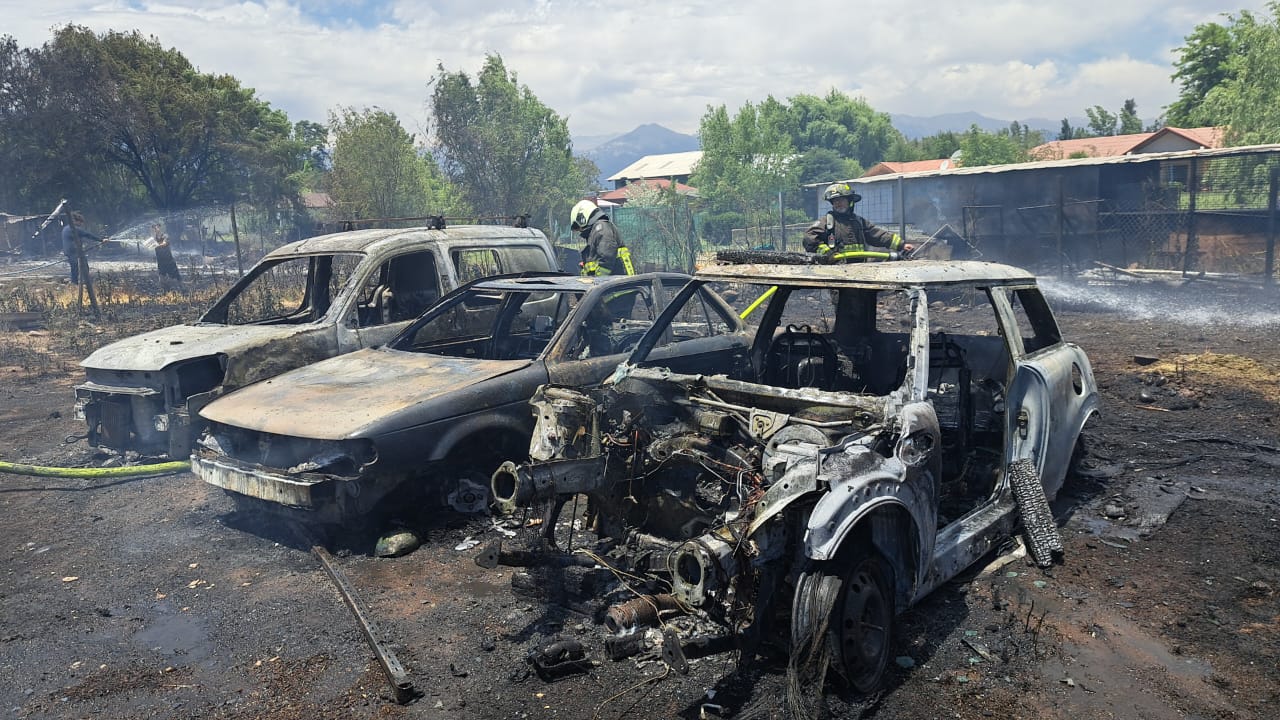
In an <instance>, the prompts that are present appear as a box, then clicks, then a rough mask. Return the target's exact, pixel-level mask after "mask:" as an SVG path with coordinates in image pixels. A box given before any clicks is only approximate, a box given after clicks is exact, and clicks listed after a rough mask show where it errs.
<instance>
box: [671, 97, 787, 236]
mask: <svg viewBox="0 0 1280 720" xmlns="http://www.w3.org/2000/svg"><path fill="white" fill-rule="evenodd" d="M786 119H787V118H786V108H785V106H783V105H782V104H781V103H779V102H778V101H777V100H775V99H774V98H773V97H769V98H767V99H766V100H764V102H762V103H760V105H759V106H757V105H754V104H752V103H747V104H745V105H743V106H742V107H741V108H740V109H739V110H738V112H737V113H736V114H734V115H733V116H732V117H730V115H729V112H728V110H727V109H726V108H725V106H724V105H720V106H719V107H708V108H707V112H706V114H704V115H703V116H702V121H701V123H700V125H699V129H698V136H699V138H700V140H701V141H702V160H700V161H699V162H698V166H697V168H696V169H695V171H694V174H693V177H692V178H691V179H690V183H691V184H693V185H694V187H697V188H698V191H699V192H700V193H701V195H702V197H703V198H705V199H706V200H707V201H708V203H709V204H710V206H711V210H712V212H713V213H715V214H720V215H723V214H726V213H739V214H740V215H741V217H742V219H743V221H744V223H745V224H746V225H747V226H748V227H749V228H755V233H756V234H757V237H756V238H755V240H754V241H753V242H756V244H765V243H766V242H768V241H767V240H766V239H765V238H764V237H763V233H764V228H766V227H774V226H776V220H777V198H778V193H779V192H785V191H790V190H792V189H793V188H795V186H796V184H797V179H796V178H797V164H796V163H795V161H794V158H795V154H796V153H795V148H794V146H793V145H792V142H791V136H790V135H789V134H788V132H787V130H786V127H785V121H786ZM714 239H715V240H716V241H718V242H722V243H723V242H727V241H728V239H729V238H727V237H723V236H722V237H716V238H714Z"/></svg>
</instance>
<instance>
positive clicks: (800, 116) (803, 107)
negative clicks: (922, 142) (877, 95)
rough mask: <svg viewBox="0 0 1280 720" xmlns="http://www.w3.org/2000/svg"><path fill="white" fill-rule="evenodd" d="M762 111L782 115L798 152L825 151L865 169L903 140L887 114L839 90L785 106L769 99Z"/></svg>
mask: <svg viewBox="0 0 1280 720" xmlns="http://www.w3.org/2000/svg"><path fill="white" fill-rule="evenodd" d="M770 101H772V102H773V105H772V106H770V105H768V103H769V102H770ZM760 110H761V111H762V112H772V111H775V110H776V111H779V112H781V113H782V114H783V129H784V130H785V132H786V133H787V135H788V136H789V137H790V138H791V144H792V146H793V147H794V148H795V149H796V150H797V151H799V152H805V151H808V150H810V149H813V148H826V149H828V150H833V151H835V152H836V153H837V154H839V155H840V156H841V157H844V158H849V159H852V160H856V161H857V162H858V164H859V165H861V166H862V167H871V166H872V165H875V164H876V163H878V162H880V161H881V160H884V159H885V157H887V152H888V151H889V149H890V148H891V147H893V146H894V144H895V142H896V141H900V140H902V134H901V133H899V132H898V130H897V129H896V128H894V127H893V123H892V121H891V120H890V118H889V114H888V113H882V112H876V111H875V109H873V108H872V107H871V106H870V105H868V104H867V102H866V101H865V100H863V99H862V98H851V97H849V96H848V95H845V94H844V93H842V92H840V91H839V90H834V89H833V90H831V91H830V92H829V93H827V95H826V96H825V97H818V96H816V95H796V96H794V97H792V98H790V100H789V101H788V103H787V104H786V105H783V104H782V103H778V102H777V101H776V100H773V99H772V98H769V100H766V101H765V103H762V106H761V108H760Z"/></svg>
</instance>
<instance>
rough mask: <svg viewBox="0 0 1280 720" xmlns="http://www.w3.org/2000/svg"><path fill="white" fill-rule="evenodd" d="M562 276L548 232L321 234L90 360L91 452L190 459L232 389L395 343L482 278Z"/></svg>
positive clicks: (80, 396) (85, 387) (85, 403)
mask: <svg viewBox="0 0 1280 720" xmlns="http://www.w3.org/2000/svg"><path fill="white" fill-rule="evenodd" d="M554 269H556V260H555V253H554V251H553V250H552V248H551V244H550V243H549V242H548V241H547V238H546V236H545V235H543V234H542V233H541V232H539V231H538V230H533V229H524V228H513V227H502V226H496V225H493V226H491V225H477V226H457V227H448V228H445V227H443V226H442V225H437V226H433V227H430V228H426V227H422V228H411V229H398V230H387V229H377V230H358V231H353V232H344V233H337V234H332V235H323V236H319V237H313V238H308V239H306V240H301V241H298V242H295V243H290V244H288V245H285V246H283V247H280V248H278V249H276V250H273V251H271V252H270V253H268V254H267V256H266V257H264V258H263V259H262V261H261V262H259V263H258V264H257V265H255V266H254V267H253V268H251V269H250V270H249V272H248V273H247V274H246V275H245V276H244V277H243V278H241V279H240V280H239V281H238V282H237V283H236V284H235V285H234V286H233V287H232V288H231V289H230V290H228V291H227V292H226V294H224V295H223V296H222V298H221V299H219V300H218V301H217V302H216V303H215V304H214V305H213V307H212V308H210V309H209V311H208V312H206V313H205V314H204V316H203V317H201V318H200V320H199V321H198V322H195V323H190V324H184V325H174V326H172V327H166V328H162V329H160V330H154V331H152V332H148V333H144V334H142V335H137V336H134V337H130V338H126V339H124V340H120V341H118V342H114V343H112V344H110V345H107V346H106V347H103V348H100V349H98V350H97V351H95V352H94V353H92V354H91V355H89V357H87V358H85V359H84V361H83V362H81V363H80V364H81V365H82V366H83V367H84V369H85V382H84V383H83V384H81V385H78V386H76V390H75V392H76V404H75V411H76V416H77V417H78V418H79V419H82V420H84V422H85V424H86V426H87V430H88V440H89V443H90V444H91V445H99V446H104V447H107V448H110V449H113V450H117V451H123V450H136V451H138V452H141V453H145V454H153V455H160V454H168V455H169V456H170V457H173V458H185V457H186V456H187V455H188V454H190V452H191V446H192V442H193V441H194V439H195V438H196V437H197V436H198V435H199V433H200V431H201V430H202V429H203V425H202V424H201V423H200V422H199V418H198V417H197V414H198V412H199V410H200V408H202V407H204V405H205V404H207V403H208V402H209V401H211V400H213V399H214V398H215V397H218V396H219V395H221V394H222V393H224V392H227V391H230V390H232V389H234V388H237V387H240V386H243V385H247V384H249V383H251V382H254V381H255V380H261V379H263V378H267V377H271V376H272V375H277V374H279V373H282V372H284V371H286V370H291V369H293V368H296V367H300V366H302V365H306V364H308V363H312V362H316V361H317V360H323V359H324V358H328V357H333V356H334V355H340V354H342V353H346V352H351V351H352V350H357V349H359V348H363V347H371V346H374V345H380V344H382V343H385V342H386V341H388V340H390V339H391V338H392V337H395V335H396V333H398V332H399V331H400V330H403V329H404V327H405V326H406V325H407V324H408V323H409V321H411V320H413V319H414V318H416V317H418V316H419V315H420V314H421V313H422V311H423V310H425V309H426V308H427V307H429V306H430V305H431V304H432V303H433V302H435V301H436V300H438V299H439V298H440V297H441V296H442V295H443V294H444V293H446V292H449V291H450V290H453V289H454V288H456V287H458V286H459V285H462V284H463V283H465V282H467V281H469V280H473V279H475V278H478V277H484V276H491V275H497V274H500V273H509V272H523V271H550V270H554Z"/></svg>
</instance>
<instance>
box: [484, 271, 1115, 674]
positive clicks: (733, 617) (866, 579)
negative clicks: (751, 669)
mask: <svg viewBox="0 0 1280 720" xmlns="http://www.w3.org/2000/svg"><path fill="white" fill-rule="evenodd" d="M716 282H719V283H730V284H732V286H733V287H735V288H736V289H737V290H738V292H739V293H740V294H741V296H742V297H745V298H748V299H751V298H757V300H756V301H755V302H752V303H751V304H750V306H749V307H748V309H747V310H746V311H744V313H743V314H744V315H748V317H749V319H750V320H751V321H752V322H753V323H756V325H755V327H754V335H753V338H754V339H753V340H752V343H751V347H750V355H749V357H748V358H747V360H748V362H746V363H744V364H722V365H705V366H703V367H702V368H700V369H698V370H697V371H696V372H689V371H688V370H686V369H681V368H675V367H668V366H665V365H664V363H663V361H662V359H661V358H658V357H656V356H655V354H654V350H655V349H657V348H658V347H659V343H660V342H661V340H662V338H663V337H665V336H666V334H667V333H668V332H669V331H670V329H669V327H668V324H669V323H671V322H672V321H673V320H674V319H675V318H677V317H679V315H680V314H681V313H682V312H684V308H685V305H686V304H687V303H689V302H697V298H698V296H699V295H700V294H701V293H703V292H704V291H705V289H706V287H707V285H708V284H710V283H716ZM685 367H689V366H688V365H686V366H685ZM1097 403H1098V394H1097V390H1096V388H1095V385H1094V380H1093V374H1092V370H1091V368H1090V364H1089V360H1088V358H1087V357H1086V356H1085V353H1084V352H1083V351H1082V350H1081V349H1080V348H1079V347H1078V346H1076V345H1073V344H1071V343H1069V342H1067V341H1065V340H1064V339H1063V338H1062V336H1061V333H1060V332H1059V328H1058V325H1057V322H1056V321H1055V318H1054V316H1053V314H1052V312H1051V311H1050V308H1049V306H1048V304H1047V303H1046V301H1045V299H1044V297H1043V296H1042V295H1041V293H1040V291H1039V289H1038V288H1037V284H1036V279H1035V277H1034V276H1033V275H1031V274H1029V273H1027V272H1025V271H1023V270H1020V269H1018V268H1014V267H1009V266H1005V265H998V264H991V263H981V262H959V261H957V262H940V261H904V262H886V263H866V264H855V265H835V266H830V265H829V266H820V267H819V266H796V265H766V264H745V265H728V264H722V265H717V266H713V267H709V268H705V269H703V270H701V271H699V272H698V273H697V274H696V275H695V279H694V281H693V282H691V283H690V285H689V286H688V287H687V288H686V289H685V290H684V291H683V292H682V293H681V295H680V296H679V297H677V298H676V299H675V300H674V301H673V302H672V304H671V306H670V307H668V308H667V309H666V311H665V312H664V313H663V315H662V317H660V318H659V319H658V321H657V322H656V323H655V325H654V327H653V329H652V330H651V331H650V332H649V334H648V335H646V336H645V338H644V339H642V340H641V341H640V343H639V345H638V346H637V348H636V350H635V351H634V353H633V354H632V355H631V356H630V358H629V359H628V361H627V362H626V363H625V364H623V365H621V366H619V368H618V371H617V372H616V373H615V374H614V375H613V376H612V377H611V378H610V379H609V380H608V381H607V382H606V383H605V384H604V385H603V386H602V387H600V388H596V389H592V390H587V391H584V390H580V389H573V388H566V387H561V386H557V385H548V386H546V387H543V388H541V389H540V390H539V392H538V394H537V395H536V396H535V399H534V406H535V413H536V415H537V416H538V424H537V427H536V428H535V431H534V436H533V440H532V442H531V444H530V456H531V460H530V461H528V462H524V463H516V462H508V463H505V464H504V465H503V466H502V467H501V468H500V469H499V470H498V471H497V472H496V473H495V474H494V476H493V478H492V480H491V482H492V492H493V495H494V497H495V502H496V503H497V505H498V506H499V507H500V508H501V509H503V510H505V511H508V512H514V511H515V510H517V509H519V508H522V507H524V508H530V507H537V506H543V504H545V508H546V512H547V517H546V520H547V521H546V522H544V523H543V524H542V526H541V527H543V528H545V530H544V531H542V534H543V537H542V538H541V542H540V543H535V544H534V547H535V549H537V550H539V551H542V552H540V553H535V554H542V555H543V556H544V559H545V551H546V550H548V549H549V548H550V549H551V550H552V555H551V556H552V557H555V556H556V555H555V554H554V553H555V552H557V551H564V550H567V549H569V548H566V547H564V545H565V541H564V538H563V537H558V536H557V535H556V534H555V532H556V528H557V527H563V526H564V525H565V521H564V520H563V518H562V513H564V508H565V507H568V506H567V505H566V503H567V502H568V501H569V500H570V499H573V500H574V505H573V506H572V507H578V504H577V502H576V499H577V498H578V496H579V495H582V494H585V496H586V497H587V499H588V502H586V503H585V504H584V506H585V507H587V508H588V515H587V517H585V518H584V517H578V518H574V520H575V521H576V522H577V525H571V527H588V528H594V529H595V530H596V532H597V534H598V540H591V542H593V543H597V542H598V546H597V547H590V548H583V549H586V550H589V552H588V553H584V554H586V555H588V556H589V557H599V558H606V559H607V560H608V561H609V562H610V563H616V565H617V567H616V571H617V572H619V573H620V577H627V578H633V579H635V580H634V582H633V586H632V587H631V588H630V589H629V590H628V591H627V592H626V593H624V594H620V596H619V597H620V599H621V598H622V597H626V598H628V599H630V598H632V597H633V595H632V594H631V591H634V592H639V593H646V597H648V598H651V600H649V601H647V603H648V604H649V605H651V606H652V607H653V608H654V609H655V612H653V613H649V617H650V619H651V620H652V619H653V618H655V617H656V616H657V615H658V612H659V611H660V612H662V613H663V614H664V616H669V615H670V614H673V613H674V614H679V613H686V614H687V615H689V616H691V617H696V618H699V619H701V620H702V621H706V622H710V623H711V624H712V625H713V626H714V627H716V628H719V633H720V635H719V636H716V635H711V636H710V640H709V639H708V635H707V634H706V633H707V631H705V630H703V631H702V633H701V635H700V636H699V637H700V638H701V639H700V640H699V646H700V647H706V646H708V644H712V645H714V644H716V643H714V642H712V641H713V640H715V638H716V637H719V638H720V639H721V640H725V639H726V638H727V640H728V641H727V642H721V643H719V644H720V646H722V647H730V648H737V649H739V650H742V658H743V659H744V660H747V659H749V658H750V657H752V655H753V653H752V649H753V647H754V646H755V644H756V643H759V642H760V641H761V639H762V638H768V637H772V638H778V637H781V638H782V642H783V643H784V644H786V645H788V646H789V648H790V653H789V654H790V658H791V667H790V671H791V672H793V673H796V674H797V675H799V677H800V680H801V681H802V682H799V683H793V684H792V687H801V686H810V685H805V682H803V681H804V680H805V678H808V681H809V682H810V683H811V681H812V680H813V679H814V677H815V676H816V677H817V678H818V679H819V680H818V683H817V684H818V686H821V678H822V677H825V675H826V672H827V668H828V666H829V667H830V668H832V669H834V670H835V672H836V674H837V675H838V676H840V677H842V678H844V680H845V681H846V682H847V683H848V685H850V686H851V687H852V688H853V689H855V690H856V691H860V692H863V693H867V692H872V691H874V690H875V689H876V688H877V687H878V686H879V685H880V683H881V680H882V677H883V674H884V670H885V666H886V660H887V658H888V657H889V652H890V648H891V628H892V626H893V620H894V617H895V615H896V614H898V613H900V612H902V611H903V610H904V609H906V608H907V607H909V606H911V605H912V604H913V603H915V602H917V601H919V600H920V599H921V598H922V597H924V596H925V595H926V594H928V593H929V592H930V591H932V590H933V589H935V588H937V587H938V586H939V585H940V584H942V583H943V582H945V581H947V580H948V579H951V578H953V577H955V576H956V575H957V574H958V573H960V572H961V571H962V570H964V569H965V568H966V567H968V566H970V565H971V564H973V563H974V562H975V561H976V560H977V559H978V558H980V557H981V556H983V555H984V554H985V553H987V552H988V551H990V550H992V549H993V548H997V547H999V546H1001V545H1002V544H1003V543H1005V541H1006V540H1008V539H1009V538H1011V536H1012V535H1013V534H1014V533H1015V532H1017V531H1018V530H1019V529H1020V528H1021V529H1022V530H1023V531H1024V536H1026V537H1027V538H1028V540H1029V543H1030V550H1031V554H1032V555H1033V557H1034V558H1035V559H1036V561H1037V562H1039V563H1041V564H1044V563H1050V562H1053V558H1054V555H1055V553H1057V552H1060V551H1061V545H1060V541H1059V539H1058V535H1057V528H1056V525H1055V524H1054V521H1053V517H1052V515H1051V514H1050V513H1049V510H1048V505H1047V502H1046V500H1047V499H1048V498H1052V497H1053V496H1054V495H1055V493H1056V492H1057V491H1058V489H1059V488H1060V486H1061V485H1062V484H1063V481H1064V477H1065V476H1066V474H1067V470H1068V465H1069V464H1070V463H1071V461H1072V458H1073V455H1074V454H1075V453H1076V450H1077V447H1078V444H1077V439H1078V438H1079V436H1080V432H1081V429H1082V427H1083V425H1084V423H1085V421H1086V420H1087V419H1088V418H1089V417H1090V416H1091V415H1092V414H1093V413H1095V412H1096V409H1097ZM570 514H572V513H570ZM557 518H561V519H560V522H557ZM583 535H584V534H583V533H579V534H578V535H576V536H575V537H577V538H578V539H579V541H580V542H584V543H585V542H587V540H585V539H584V538H583ZM520 552H521V553H525V555H521V554H520V553H513V552H511V551H507V550H504V549H502V548H501V547H490V548H487V549H486V550H485V552H484V553H482V556H481V557H480V558H479V559H478V562H480V563H481V564H482V565H487V566H492V565H494V564H496V563H506V564H522V563H521V562H516V561H515V560H513V559H512V558H514V557H521V558H523V557H525V556H526V555H527V553H528V551H520ZM561 557H562V556H561ZM524 564H532V563H527V562H526V563H524ZM641 579H642V580H643V581H641ZM632 605H634V601H633V602H632ZM615 607H618V606H615ZM631 609H632V610H634V608H631ZM788 613H789V617H790V622H789V629H788V628H786V627H785V626H781V625H779V624H777V623H775V624H774V625H773V626H772V627H771V626H770V622H771V620H773V619H774V618H775V616H777V615H779V614H781V616H782V617H786V615H787V614H788ZM634 614H635V613H630V615H634ZM627 616H629V615H628V612H619V613H614V611H613V610H610V615H609V617H610V618H611V620H612V621H611V622H606V625H607V626H609V628H610V629H611V630H617V631H620V632H625V631H627V630H629V629H630V628H628V627H627V623H621V622H619V621H618V620H617V618H618V617H627ZM667 627H668V628H670V627H671V625H670V624H668V625H667ZM620 637H621V636H620V635H612V636H610V637H608V638H607V640H606V647H610V643H613V642H615V641H618V640H619V638H620ZM684 642H692V641H691V640H689V638H683V639H682V638H680V637H674V638H667V639H664V640H663V641H662V642H661V646H662V652H663V655H664V657H667V658H668V661H669V662H670V658H671V657H672V656H676V657H677V659H678V658H679V657H680V656H681V652H683V650H682V649H681V648H682V645H681V644H682V643H684ZM677 667H678V663H677Z"/></svg>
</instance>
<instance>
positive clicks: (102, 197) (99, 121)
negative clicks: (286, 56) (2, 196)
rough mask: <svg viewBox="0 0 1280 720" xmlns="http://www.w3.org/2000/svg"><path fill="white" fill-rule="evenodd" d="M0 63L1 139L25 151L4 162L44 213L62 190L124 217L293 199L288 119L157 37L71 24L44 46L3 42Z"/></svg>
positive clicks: (78, 203)
mask: <svg viewBox="0 0 1280 720" xmlns="http://www.w3.org/2000/svg"><path fill="white" fill-rule="evenodd" d="M0 63H2V64H3V68H2V70H3V73H4V75H5V77H6V79H5V80H4V82H5V84H6V85H9V86H10V87H12V88H13V91H14V92H13V94H12V95H9V93H7V92H6V93H5V97H4V98H3V99H0V125H3V127H0V136H5V137H11V138H16V139H17V142H20V143H21V144H22V146H23V147H24V148H25V149H24V150H23V151H21V152H19V153H18V157H9V158H6V160H8V161H9V162H16V163H17V164H16V165H13V166H12V167H16V168H21V169H20V170H19V172H20V173H23V174H24V177H23V178H22V179H20V180H17V181H16V182H15V183H14V185H16V186H20V192H21V193H22V195H23V196H25V198H27V201H28V202H34V203H35V204H36V205H37V206H39V205H41V204H46V203H48V202H49V201H51V200H52V199H53V198H56V197H58V196H60V195H61V196H66V197H72V198H74V201H73V202H74V204H75V205H76V206H78V207H81V208H85V209H88V204H89V203H92V202H97V203H99V205H100V206H101V207H103V208H113V209H114V210H115V212H116V214H117V219H119V213H120V212H121V211H122V209H128V208H135V207H139V206H142V205H148V206H150V207H152V208H154V209H156V210H160V211H162V212H170V211H175V210H181V209H185V208H187V207H189V206H191V205H194V204H198V203H203V202H220V201H226V200H230V199H233V198H237V197H243V196H246V195H247V196H251V197H254V198H256V199H257V200H258V201H259V202H263V203H265V204H267V205H272V206H273V205H274V204H275V202H276V201H277V200H278V199H280V198H281V197H287V196H288V195H289V194H290V193H291V192H292V188H293V185H292V183H289V182H287V180H286V178H287V176H288V175H289V174H290V173H291V172H293V171H294V169H295V168H294V162H293V160H292V156H293V155H294V153H295V151H296V149H297V148H296V147H295V146H293V145H292V144H291V138H290V128H291V126H290V124H289V122H288V118H287V117H285V115H284V113H282V112H279V111H277V110H272V109H271V107H270V106H269V105H268V104H267V103H265V102H263V101H261V100H258V99H257V98H255V97H254V92H253V90H252V89H249V88H244V87H242V86H241V85H240V83H239V81H237V80H236V79H235V78H233V77H231V76H229V75H209V74H205V73H200V72H198V71H196V69H195V68H194V67H193V66H192V65H191V63H190V62H189V61H188V60H187V59H186V58H185V57H183V56H182V54H181V53H179V52H178V51H177V50H175V49H172V48H168V49H166V48H164V47H163V46H161V44H160V42H159V40H157V39H155V38H145V37H143V36H142V35H141V34H139V33H138V32H136V31H134V32H128V33H123V32H116V31H109V32H106V33H103V34H101V35H99V34H95V33H94V32H92V31H90V30H89V29H87V28H84V27H79V26H75V25H66V26H63V27H61V28H58V29H56V30H55V31H54V35H53V38H52V40H50V41H49V42H47V43H45V44H44V46H43V47H41V48H38V49H29V50H22V51H16V46H15V45H14V43H13V42H12V41H7V42H4V43H0ZM122 171H123V172H122Z"/></svg>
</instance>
